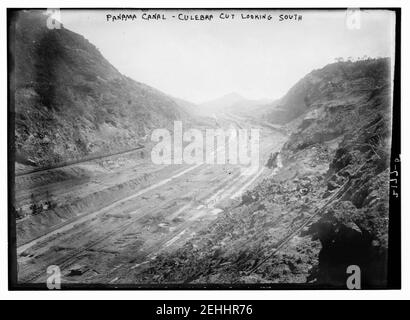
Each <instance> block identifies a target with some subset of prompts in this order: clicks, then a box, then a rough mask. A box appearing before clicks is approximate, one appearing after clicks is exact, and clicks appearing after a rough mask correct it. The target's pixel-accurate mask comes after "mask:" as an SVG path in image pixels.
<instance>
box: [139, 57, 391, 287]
mask: <svg viewBox="0 0 410 320" xmlns="http://www.w3.org/2000/svg"><path fill="white" fill-rule="evenodd" d="M282 103H283V105H284V106H286V109H284V108H283V109H281V110H280V111H279V113H278V110H275V111H274V112H275V113H274V114H276V115H280V116H279V117H278V118H277V119H278V121H277V122H278V123H285V122H287V123H288V124H289V126H290V127H291V128H294V129H293V130H294V131H293V133H292V135H291V136H290V137H289V140H288V141H287V143H285V145H284V146H283V148H282V150H281V153H280V157H281V162H282V163H283V168H280V170H279V171H278V170H276V171H277V173H276V174H275V171H273V172H272V175H271V176H269V177H266V178H265V180H264V181H263V182H262V183H260V184H259V185H258V186H257V187H255V188H254V189H253V190H251V191H250V192H248V193H246V194H244V195H243V196H242V200H241V201H240V202H239V203H236V204H234V205H228V206H226V207H225V208H223V209H224V212H223V213H222V214H220V216H219V217H218V218H217V219H216V220H215V221H214V222H213V223H212V224H211V225H210V226H206V228H204V230H203V231H202V232H200V233H198V234H196V235H194V236H193V237H192V239H190V240H189V241H188V242H187V243H186V245H185V246H184V247H183V248H181V249H178V250H176V251H174V252H168V253H166V254H163V255H161V256H159V257H157V258H156V259H154V260H153V261H152V262H151V263H150V264H149V265H148V266H145V268H144V270H139V271H138V272H136V273H135V275H134V277H135V281H136V282H146V283H151V282H160V283H174V282H184V283H236V284H240V283H242V284H246V283H263V284H274V283H296V284H303V285H306V284H308V285H312V286H317V285H319V286H321V287H340V288H346V279H347V276H348V275H347V273H346V271H347V267H348V266H349V265H357V266H359V267H360V268H361V273H362V287H367V288H370V287H371V288H378V287H383V286H385V285H386V279H387V278H386V277H387V276H386V272H387V269H386V265H387V248H388V223H389V163H390V145H391V81H390V60H389V59H378V60H368V61H359V62H356V63H350V62H348V63H338V64H332V65H329V66H326V67H325V68H323V69H322V70H318V71H314V72H312V73H311V74H310V75H308V76H307V77H305V78H304V79H303V80H302V81H301V82H299V83H298V84H297V85H296V86H295V87H293V88H292V89H291V90H290V91H289V93H288V94H287V95H286V96H285V98H283V99H282ZM276 157H277V155H275V158H276ZM277 162H278V161H273V160H272V161H270V163H269V166H270V167H273V168H272V169H274V167H275V164H276V163H277Z"/></svg>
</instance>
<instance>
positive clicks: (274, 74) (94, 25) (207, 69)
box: [61, 10, 394, 103]
mask: <svg viewBox="0 0 410 320" xmlns="http://www.w3.org/2000/svg"><path fill="white" fill-rule="evenodd" d="M120 12H122V13H127V14H130V13H131V14H132V13H136V14H137V16H138V18H137V20H135V21H130V20H128V21H116V22H111V21H107V19H106V15H107V14H112V15H115V14H116V13H117V14H118V13H119V12H118V11H113V10H107V11H106V10H91V11H86V10H81V11H62V14H61V19H62V22H63V24H64V26H65V27H66V28H68V29H70V30H72V31H74V32H77V33H79V34H81V35H83V36H84V37H85V38H87V39H88V40H89V41H90V42H92V43H93V44H95V45H96V46H97V47H98V49H99V50H100V51H101V53H102V54H103V55H104V56H105V57H106V58H107V59H108V60H109V61H110V62H111V63H112V64H113V65H114V66H115V67H116V68H117V69H118V70H119V71H120V72H121V73H123V74H125V75H127V76H129V77H131V78H133V79H134V80H137V81H140V82H144V83H146V84H148V85H151V86H153V87H155V88H157V89H159V90H162V91H164V92H165V93H168V94H171V95H173V96H176V97H179V98H183V99H186V100H189V101H192V102H195V103H200V102H203V101H207V100H211V99H214V98H217V97H219V96H222V95H225V94H227V93H231V92H236V93H239V94H241V95H243V96H244V97H247V98H251V99H265V98H269V99H277V98H280V97H281V96H283V95H284V94H285V93H286V91H287V90H288V89H289V88H290V87H291V86H292V85H294V84H295V83H296V82H297V81H298V80H299V79H300V78H302V77H303V76H304V75H305V74H307V73H309V72H310V71H312V70H313V69H317V68H320V67H323V66H325V65H326V64H328V63H331V62H333V61H334V58H335V57H339V56H342V57H348V56H353V57H358V56H363V55H368V56H372V57H378V56H382V57H386V56H392V54H393V52H392V50H393V45H394V42H393V41H394V38H393V35H394V15H393V13H389V12H387V11H367V12H362V14H361V20H360V29H349V28H347V26H346V12H345V11H329V12H328V11H296V12H292V13H298V14H301V15H302V16H303V17H302V21H297V22H295V21H282V22H279V21H278V15H279V14H283V13H285V12H278V11H270V12H264V13H270V14H272V20H270V21H267V20H260V21H255V20H242V19H241V17H240V13H244V14H248V13H253V14H255V13H261V12H257V11H251V12H245V11H240V12H238V11H236V12H235V11H229V10H224V11H223V12H225V13H234V14H236V15H235V19H233V20H225V21H222V20H220V19H219V18H218V17H219V13H221V12H222V11H212V12H209V11H208V12H205V11H196V12H191V13H192V14H195V13H196V14H199V13H212V14H213V15H214V19H213V21H180V20H178V19H175V18H172V16H173V15H178V13H181V12H183V11H163V12H161V11H158V10H155V11H152V12H150V13H154V12H157V13H165V14H166V17H167V18H168V19H167V20H165V21H153V20H152V21H143V20H141V19H139V18H140V17H141V11H120ZM183 13H185V14H186V12H183ZM286 13H289V11H288V12H286Z"/></svg>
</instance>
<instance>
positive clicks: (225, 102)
mask: <svg viewBox="0 0 410 320" xmlns="http://www.w3.org/2000/svg"><path fill="white" fill-rule="evenodd" d="M269 102H270V100H267V99H259V100H251V99H247V98H244V97H243V96H241V95H240V94H238V93H229V94H226V95H224V96H222V97H220V98H217V99H214V100H211V101H207V102H204V103H202V104H200V105H199V108H201V109H202V110H204V111H207V112H232V113H247V112H248V111H251V110H253V109H254V108H255V107H257V106H262V105H265V104H267V103H269Z"/></svg>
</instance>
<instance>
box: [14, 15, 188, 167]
mask: <svg viewBox="0 0 410 320" xmlns="http://www.w3.org/2000/svg"><path fill="white" fill-rule="evenodd" d="M46 18H47V17H46V16H44V15H43V14H42V13H40V12H39V11H21V12H19V14H18V15H17V16H15V17H14V24H15V34H14V36H13V41H14V50H15V51H14V57H15V58H14V61H13V65H14V72H13V76H14V79H15V91H14V92H15V106H14V111H15V120H16V133H15V140H16V141H15V143H16V150H17V160H18V161H21V162H22V163H24V162H27V159H30V161H31V163H33V164H36V165H38V166H43V165H50V164H55V163H60V162H63V161H68V160H73V159H81V158H82V157H84V156H86V155H90V154H104V153H110V152H115V151H118V150H122V149H127V148H132V147H135V146H137V145H138V141H139V138H140V137H143V136H145V135H146V134H147V133H149V132H150V130H151V129H152V128H154V127H168V126H170V125H171V124H172V122H173V120H176V119H186V118H188V114H187V112H186V110H185V109H184V108H181V107H180V106H179V105H178V104H177V103H176V102H175V101H174V100H173V99H172V98H170V97H168V96H166V95H165V94H163V93H161V92H159V91H157V90H155V89H153V88H151V87H149V86H147V85H144V84H142V83H138V82H136V81H134V80H132V79H130V78H128V77H125V76H123V75H122V74H120V73H119V72H118V71H117V70H116V69H115V68H114V67H113V66H112V65H111V64H110V63H109V62H108V61H107V60H106V59H105V58H104V57H103V56H102V55H101V53H100V52H99V51H98V50H97V48H96V47H95V46H94V45H92V44H91V43H89V42H88V41H87V40H86V39H85V38H84V37H82V36H80V35H78V34H75V33H73V32H71V31H69V30H67V29H65V28H64V27H63V28H61V29H52V30H49V29H48V28H47V27H46Z"/></svg>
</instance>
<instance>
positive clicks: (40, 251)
mask: <svg viewBox="0 0 410 320" xmlns="http://www.w3.org/2000/svg"><path fill="white" fill-rule="evenodd" d="M400 23H401V10H400V8H387V7H386V8H376V7H374V8H291V9H285V8H253V9H252V8H250V9H248V8H235V9H234V8H225V9H224V8H212V9H206V8H205V9H199V8H192V9H188V8H180V9H178V8H162V9H161V8H159V9H154V8H150V9H141V8H61V9H58V8H41V9H40V8H35V9H34V8H32V9H30V8H8V9H7V28H8V29H7V63H8V68H7V77H8V128H7V131H8V253H9V254H8V259H9V261H8V263H9V270H8V273H9V288H10V289H14V290H25V289H33V290H34V289H38V290H58V289H62V290H64V289H69V290H77V289H79V290H80V289H81V290H85V289H87V290H117V289H118V290H121V289H132V290H146V289H155V290H157V289H193V290H209V289H241V290H250V289H261V290H268V289H270V290H281V289H292V290H304V289H343V290H352V289H353V290H355V289H399V288H400V275H401V270H400V248H401V247H400V229H401V206H400V199H401V189H400V186H401V173H400V170H401V157H400V108H401V106H400V103H401V100H400V84H401V83H400V80H401V78H400V63H401V60H400V58H401V56H400V32H401V28H400V26H401V24H400Z"/></svg>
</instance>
